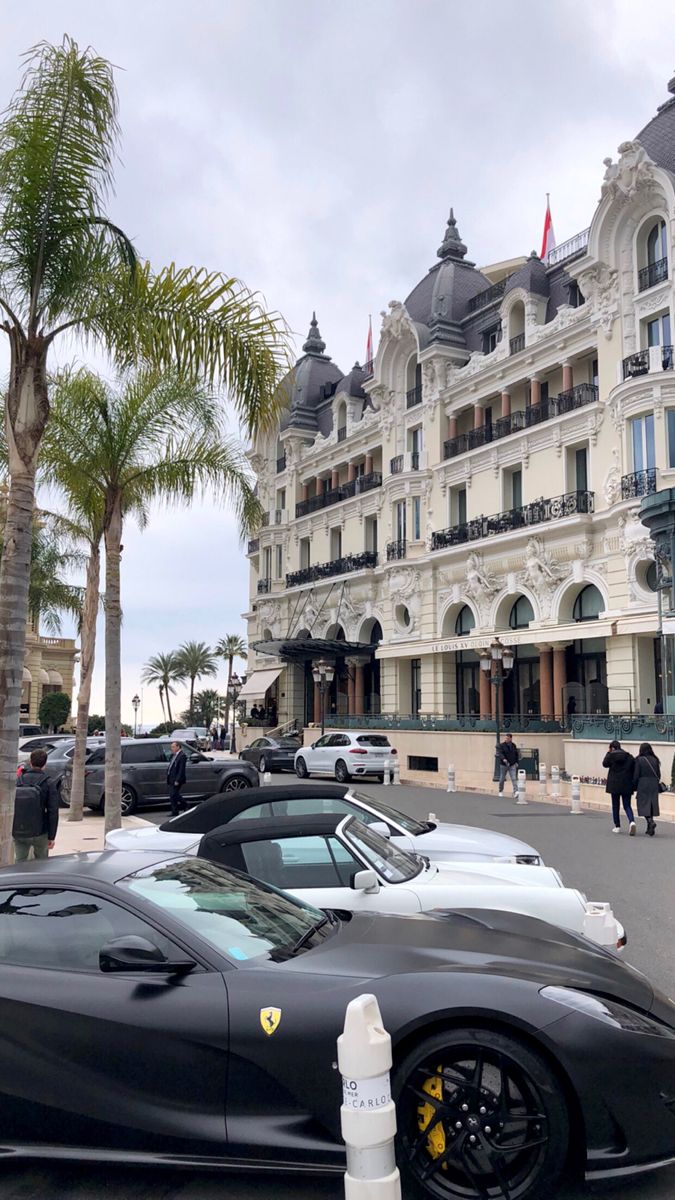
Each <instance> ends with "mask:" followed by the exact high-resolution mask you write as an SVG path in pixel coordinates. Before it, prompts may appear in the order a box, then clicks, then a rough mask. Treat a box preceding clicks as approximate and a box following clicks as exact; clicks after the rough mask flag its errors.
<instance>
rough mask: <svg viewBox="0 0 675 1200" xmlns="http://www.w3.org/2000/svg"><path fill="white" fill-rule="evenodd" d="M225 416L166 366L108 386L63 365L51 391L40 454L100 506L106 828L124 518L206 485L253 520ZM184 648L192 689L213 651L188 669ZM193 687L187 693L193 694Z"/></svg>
mask: <svg viewBox="0 0 675 1200" xmlns="http://www.w3.org/2000/svg"><path fill="white" fill-rule="evenodd" d="M222 422H223V415H222V410H221V408H220V406H219V405H217V404H215V403H214V401H213V396H212V395H211V394H210V392H209V391H208V390H207V389H205V388H203V387H202V386H201V385H198V384H195V383H191V382H189V381H187V380H185V379H184V378H182V377H180V376H177V375H171V374H169V373H167V372H156V371H152V370H146V371H143V372H141V373H140V374H138V375H136V376H127V377H126V378H125V379H123V381H122V383H121V386H120V387H119V389H114V388H112V387H111V386H109V385H108V384H107V383H105V382H104V381H103V380H101V379H99V378H98V377H97V376H95V375H93V374H92V373H91V372H89V371H85V370H80V371H69V372H65V373H64V374H63V375H62V376H61V377H60V378H59V379H58V380H57V381H56V384H55V386H54V390H53V397H52V420H51V424H50V429H49V431H48V435H47V437H46V439H45V459H46V461H47V463H48V464H49V469H50V471H51V472H52V475H53V477H54V478H55V479H56V480H57V481H58V483H59V484H60V485H61V486H62V487H63V488H64V490H65V491H66V493H69V492H71V491H74V490H75V489H76V488H77V487H78V486H82V481H83V480H84V481H85V482H86V486H87V487H88V488H89V489H91V491H92V493H96V494H97V495H98V497H99V501H100V503H101V506H102V510H103V514H104V517H103V541H104V546H105V569H106V585H105V598H104V611H105V669H106V678H105V695H106V706H105V707H106V711H105V723H106V763H105V784H104V788H105V828H106V831H107V830H109V829H116V828H118V827H119V825H120V824H121V812H120V802H121V785H122V773H121V749H120V726H121V713H120V674H121V622H122V609H121V594H120V559H121V551H122V529H123V524H124V519H125V517H127V516H129V515H134V516H135V517H136V519H137V520H138V522H139V524H140V525H141V528H143V527H144V526H145V525H146V524H147V522H148V519H149V514H150V509H151V506H152V504H153V503H156V502H158V503H164V504H180V503H190V502H191V501H192V500H194V499H195V498H196V497H197V496H199V495H200V494H203V493H204V492H205V491H206V490H207V489H208V490H209V491H211V492H212V493H214V494H215V495H216V497H217V498H220V499H222V500H225V501H228V502H229V503H230V504H231V505H232V506H233V508H234V510H235V513H236V515H237V517H238V520H239V524H240V527H241V529H242V531H248V530H250V529H252V528H254V527H255V525H256V522H259V520H260V505H259V502H258V500H257V499H256V496H255V493H254V491H253V488H252V486H251V482H250V469H249V466H248V462H247V459H246V456H245V453H244V450H243V448H242V447H241V446H240V444H239V443H238V442H236V441H235V440H233V439H231V438H227V437H225V436H224V435H223V430H222ZM186 649H187V647H182V648H181V651H180V654H181V661H182V666H183V667H184V668H185V674H186V675H189V676H190V677H191V687H192V690H193V688H194V679H195V678H196V677H198V676H199V675H203V674H210V673H212V672H211V671H210V669H209V666H210V665H212V666H213V669H214V670H215V664H213V660H212V657H211V661H210V663H209V659H208V654H209V653H210V652H208V647H203V649H204V650H206V651H207V658H206V659H204V660H203V661H202V662H201V663H200V664H199V665H198V666H197V668H196V669H195V666H194V662H192V660H191V663H190V666H189V669H188V664H187V662H186V661H185V658H184V654H185V650H186ZM192 690H191V696H192V694H193V691H192Z"/></svg>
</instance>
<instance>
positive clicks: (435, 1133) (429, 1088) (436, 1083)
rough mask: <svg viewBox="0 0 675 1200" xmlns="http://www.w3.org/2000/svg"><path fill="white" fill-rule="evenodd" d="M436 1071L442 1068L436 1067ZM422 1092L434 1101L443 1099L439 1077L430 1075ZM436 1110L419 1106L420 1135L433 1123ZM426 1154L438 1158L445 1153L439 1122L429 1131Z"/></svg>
mask: <svg viewBox="0 0 675 1200" xmlns="http://www.w3.org/2000/svg"><path fill="white" fill-rule="evenodd" d="M436 1069H437V1070H438V1071H440V1070H441V1069H442V1068H441V1067H437V1068H436ZM422 1091H423V1092H427V1093H428V1095H429V1096H432V1097H433V1098H434V1100H442V1099H443V1082H442V1080H441V1077H440V1075H432V1076H430V1078H429V1079H427V1081H426V1083H424V1084H423V1085H422ZM435 1112H436V1109H435V1108H434V1106H433V1104H420V1105H419V1107H418V1109H417V1124H418V1125H419V1128H420V1130H421V1131H422V1133H423V1132H424V1130H425V1129H427V1128H428V1127H429V1125H430V1124H431V1122H432V1121H433V1118H434V1114H435ZM427 1152H428V1154H430V1156H431V1157H432V1158H439V1157H440V1155H441V1154H444V1153H445V1131H444V1129H443V1124H442V1122H441V1121H437V1122H436V1124H435V1125H434V1126H433V1128H432V1129H430V1130H429V1136H428V1138H427ZM444 1165H445V1164H444Z"/></svg>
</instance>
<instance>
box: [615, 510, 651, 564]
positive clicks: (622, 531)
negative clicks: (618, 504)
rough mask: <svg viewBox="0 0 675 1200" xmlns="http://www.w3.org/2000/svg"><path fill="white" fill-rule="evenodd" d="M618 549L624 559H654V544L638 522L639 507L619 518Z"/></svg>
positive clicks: (644, 528) (639, 521) (640, 522)
mask: <svg viewBox="0 0 675 1200" xmlns="http://www.w3.org/2000/svg"><path fill="white" fill-rule="evenodd" d="M619 549H620V550H621V553H622V554H625V555H626V557H631V556H638V557H642V558H653V557H654V543H653V541H652V539H651V538H650V536H649V534H648V532H647V529H646V526H644V525H643V524H642V521H641V520H640V508H639V505H636V506H635V508H629V509H628V512H627V513H623V514H622V515H621V516H620V517H619Z"/></svg>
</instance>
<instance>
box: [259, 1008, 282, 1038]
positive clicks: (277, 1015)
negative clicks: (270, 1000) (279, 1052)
mask: <svg viewBox="0 0 675 1200" xmlns="http://www.w3.org/2000/svg"><path fill="white" fill-rule="evenodd" d="M280 1020H281V1009H280V1008H261V1009H260V1024H261V1025H262V1027H263V1029H264V1030H265V1033H267V1034H272V1033H275V1032H276V1030H277V1029H278V1028H279V1022H280Z"/></svg>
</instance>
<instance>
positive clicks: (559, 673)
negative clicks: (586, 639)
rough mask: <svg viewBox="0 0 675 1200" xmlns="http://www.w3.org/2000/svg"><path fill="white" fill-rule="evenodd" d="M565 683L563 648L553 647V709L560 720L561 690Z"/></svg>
mask: <svg viewBox="0 0 675 1200" xmlns="http://www.w3.org/2000/svg"><path fill="white" fill-rule="evenodd" d="M566 683H567V668H566V666H565V647H564V646H554V647H553V708H554V716H555V717H556V718H557V719H560V720H562V719H563V717H564V715H565V702H564V699H563V688H564V686H565V684H566Z"/></svg>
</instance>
